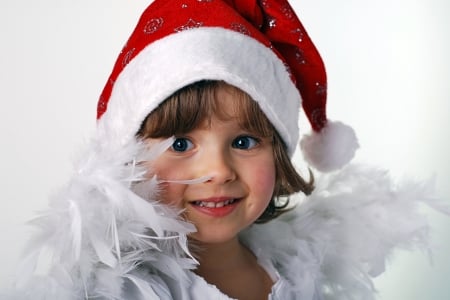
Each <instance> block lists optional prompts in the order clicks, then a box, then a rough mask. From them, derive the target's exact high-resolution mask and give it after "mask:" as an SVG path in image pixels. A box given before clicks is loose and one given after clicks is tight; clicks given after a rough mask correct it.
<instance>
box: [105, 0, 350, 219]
mask: <svg viewBox="0 0 450 300" xmlns="http://www.w3.org/2000/svg"><path fill="white" fill-rule="evenodd" d="M216 12H220V13H216ZM224 91H225V92H227V93H231V94H232V95H234V96H236V98H237V99H239V101H238V102H233V103H234V104H233V106H232V107H231V108H232V110H231V111H230V110H229V109H230V107H228V106H226V104H224V103H222V102H221V101H220V99H219V98H221V97H218V96H217V95H218V94H220V93H222V92H224ZM166 99H167V100H166ZM325 102H326V74H325V69H324V65H323V62H322V60H321V57H320V55H319V53H318V52H317V50H316V48H315V47H314V45H313V43H312V41H311V40H310V39H309V37H308V35H307V33H306V31H305V30H304V28H303V26H302V24H301V23H300V21H299V20H298V18H297V16H296V15H295V13H294V11H293V10H292V8H291V7H290V5H289V4H288V2H287V1H285V0H265V1H256V0H233V1H231V0H201V1H200V0H155V1H154V2H153V3H152V4H151V5H150V6H149V7H148V8H147V10H146V11H145V12H144V13H143V15H142V16H141V19H140V20H139V22H138V24H137V26H136V29H135V30H134V32H133V33H132V35H131V37H130V38H129V40H128V42H127V44H126V45H125V47H124V49H123V51H122V52H121V54H120V55H119V57H118V59H117V61H116V64H115V66H114V69H113V72H112V74H111V76H110V78H109V80H108V82H107V84H106V86H105V88H104V90H103V92H102V95H101V97H100V100H99V103H98V111H97V112H98V115H97V116H98V136H99V138H100V139H103V140H105V141H106V142H107V144H108V148H109V149H111V150H110V151H115V150H114V149H115V148H116V147H124V146H126V145H127V144H130V143H133V142H135V138H136V133H139V134H138V135H141V136H142V137H144V138H160V137H169V136H172V135H175V136H179V135H181V136H183V134H188V133H190V132H192V131H195V130H197V129H199V128H203V127H204V125H205V124H204V123H205V122H206V124H208V122H210V125H214V124H216V122H218V123H220V121H224V120H226V119H227V117H228V115H231V116H232V117H233V118H236V122H235V123H236V124H237V128H238V129H239V130H244V131H246V132H247V133H251V134H255V133H256V136H257V137H258V138H260V139H261V140H263V141H270V150H271V156H270V158H271V161H272V163H273V165H274V185H273V189H271V191H270V195H269V200H270V199H272V198H274V197H275V198H276V197H277V196H280V195H289V194H291V193H293V192H297V191H304V192H305V193H309V192H310V191H311V186H310V185H308V183H305V182H304V181H303V179H301V177H300V176H299V175H298V174H297V173H296V172H295V169H294V168H293V166H292V164H291V162H290V159H289V158H290V157H292V155H293V153H294V151H295V150H296V148H297V147H298V143H299V128H298V121H299V110H300V106H301V105H302V106H303V109H304V111H305V113H306V116H307V117H308V119H309V121H310V123H311V127H312V129H313V131H314V133H315V134H313V135H311V136H310V137H308V138H307V140H306V142H302V150H303V151H304V154H306V156H305V157H306V159H307V160H308V162H309V163H310V164H311V165H312V166H313V167H315V168H317V169H322V170H332V169H335V168H338V167H341V166H342V165H343V164H345V163H346V162H347V161H348V160H350V159H351V157H352V156H353V152H354V150H355V146H356V144H355V143H354V142H353V139H354V135H353V133H352V131H349V130H348V129H346V128H338V131H342V129H344V130H343V131H344V135H342V133H340V132H337V133H338V134H340V135H339V140H338V141H336V139H334V136H336V131H335V130H334V127H335V126H331V125H334V124H332V123H331V122H328V121H327V118H326V113H325ZM235 113H236V114H235ZM227 124H228V123H227ZM330 129H333V130H330ZM341 137H343V138H344V139H343V140H342V139H341ZM183 138H184V137H183ZM250 140H251V141H253V140H252V139H250ZM248 141H249V140H247V142H248ZM330 141H331V142H330ZM180 142H181V141H180ZM186 142H187V141H186V140H183V141H182V143H183V145H184V146H186V144H185V143H186ZM239 142H242V139H241V140H240V141H239ZM233 143H234V142H233ZM341 143H343V144H348V145H350V147H349V148H348V149H340V148H342V145H339V144H341ZM180 145H181V144H180ZM348 145H347V146H348ZM233 147H234V146H233ZM237 148H238V149H239V147H237ZM305 152H306V153H305ZM336 155H339V156H340V157H337V158H336V157H335V156H336ZM168 179H177V178H168ZM183 179H192V178H183ZM268 203H269V208H267V210H266V213H265V214H264V215H263V217H262V219H263V220H265V219H270V218H271V216H272V215H275V216H276V215H277V208H276V207H277V206H278V205H279V204H277V203H275V202H274V201H269V202H268ZM266 206H267V205H266ZM263 211H264V210H263ZM263 211H261V213H262V212H263ZM257 217H259V215H258V216H257Z"/></svg>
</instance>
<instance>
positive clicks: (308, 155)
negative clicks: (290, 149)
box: [300, 121, 359, 172]
mask: <svg viewBox="0 0 450 300" xmlns="http://www.w3.org/2000/svg"><path fill="white" fill-rule="evenodd" d="M300 147H301V149H302V152H303V156H304V158H305V160H306V161H307V162H308V163H309V164H310V165H311V166H312V167H314V168H315V169H317V170H318V171H321V172H331V171H334V170H337V169H340V168H341V167H343V166H344V165H346V164H347V163H348V162H349V161H350V160H352V158H353V157H354V156H355V151H356V149H358V147H359V145H358V140H357V138H356V134H355V131H354V130H353V128H351V127H350V126H348V125H345V124H344V123H341V122H330V121H328V123H327V125H326V126H325V127H324V128H323V129H322V130H321V131H320V132H313V133H311V134H308V135H304V136H303V138H302V140H301V141H300Z"/></svg>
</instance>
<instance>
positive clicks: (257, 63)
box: [98, 28, 301, 154]
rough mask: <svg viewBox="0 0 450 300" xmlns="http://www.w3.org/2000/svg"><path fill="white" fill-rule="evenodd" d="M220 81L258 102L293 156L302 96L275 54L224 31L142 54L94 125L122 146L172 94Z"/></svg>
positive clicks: (174, 39)
mask: <svg viewBox="0 0 450 300" xmlns="http://www.w3.org/2000/svg"><path fill="white" fill-rule="evenodd" d="M203 79H210V80H223V81H225V82H227V83H229V84H231V85H234V86H236V87H238V88H240V89H242V90H243V91H245V92H247V93H248V94H249V95H250V96H251V97H252V98H253V99H254V100H256V101H257V102H258V103H259V105H260V106H261V109H262V110H263V111H264V113H265V114H266V116H267V117H268V118H269V120H270V121H271V122H272V124H273V125H274V126H275V128H276V129H277V130H278V132H279V133H280V134H281V136H282V138H283V140H284V141H285V142H286V144H287V145H288V148H289V149H288V150H289V153H291V154H292V153H293V152H294V150H295V148H296V146H297V143H298V114H299V111H300V104H301V98H300V94H299V92H298V90H297V88H296V87H295V85H294V84H293V82H292V80H291V79H290V77H289V74H288V72H287V71H286V67H285V65H284V64H283V62H282V61H281V60H280V59H279V58H278V57H277V56H276V55H275V54H274V52H273V51H272V50H271V49H269V48H267V47H265V46H264V45H262V44H261V43H259V42H257V41H256V40H254V39H253V38H250V37H248V36H246V35H243V34H240V33H237V32H234V31H231V30H226V29H224V28H197V29H191V30H186V31H183V32H180V33H176V34H172V35H169V36H167V37H165V38H163V39H161V40H158V41H155V42H154V43H152V44H150V45H148V46H147V47H146V48H145V49H143V50H142V51H141V52H140V53H139V54H138V55H137V56H136V57H135V58H134V59H133V60H132V61H131V62H130V63H129V64H128V65H127V66H126V67H125V68H124V70H123V71H122V72H121V74H120V75H119V77H118V78H117V80H116V82H115V85H114V88H113V91H112V95H111V98H110V100H109V103H108V109H107V111H106V112H105V114H104V115H103V116H102V117H101V119H100V120H99V122H98V129H99V132H100V134H101V135H102V138H105V139H108V140H110V141H114V142H116V143H117V144H118V148H120V147H121V145H126V144H127V143H128V142H129V141H130V140H132V139H133V138H134V135H135V134H136V132H137V131H138V129H139V127H140V126H141V124H142V122H143V120H144V119H145V117H146V116H147V115H148V114H149V113H150V112H151V111H152V110H153V109H155V108H156V107H157V106H158V105H159V104H160V103H161V102H162V101H163V100H164V99H166V98H167V97H168V96H170V95H171V94H172V93H174V92H175V91H176V90H178V89H180V88H182V87H184V86H186V85H188V84H191V83H193V82H196V81H199V80H203Z"/></svg>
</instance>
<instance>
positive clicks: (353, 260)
mask: <svg viewBox="0 0 450 300" xmlns="http://www.w3.org/2000/svg"><path fill="white" fill-rule="evenodd" d="M170 142H171V141H169V143H170ZM92 145H93V146H92V147H91V148H90V149H88V151H87V152H86V155H85V156H83V159H82V160H81V162H80V163H79V164H78V166H77V168H76V170H77V172H76V174H75V175H74V176H73V178H72V179H71V181H70V182H69V183H68V184H67V185H66V186H65V187H64V188H63V189H62V190H61V191H60V192H59V193H58V194H57V195H55V197H53V199H51V202H50V208H49V209H48V210H47V211H46V212H45V213H43V214H41V215H40V216H39V217H38V218H36V219H35V220H34V221H33V222H32V223H33V224H34V225H36V226H37V227H38V231H37V232H36V234H35V236H34V238H33V239H32V240H31V241H30V243H29V246H28V247H26V249H31V250H29V252H28V253H27V255H26V257H25V259H24V261H23V266H22V267H21V268H20V269H19V274H18V280H17V283H16V286H15V289H14V291H13V292H12V293H11V295H9V296H8V299H21V300H24V299H33V300H44V299H62V300H71V299H127V300H131V299H171V298H172V297H174V296H173V295H174V294H173V291H171V290H169V288H168V285H167V284H166V283H167V282H168V281H170V286H171V288H173V287H174V286H177V289H178V291H177V292H176V293H175V294H176V295H178V296H177V297H180V298H182V299H189V296H187V295H188V294H187V293H186V292H185V291H187V290H188V289H189V279H188V278H189V276H187V272H189V270H190V269H192V268H195V265H196V261H195V259H193V258H192V257H191V256H190V254H189V250H188V248H187V238H186V237H187V235H188V234H189V233H190V232H193V231H194V230H195V228H194V227H193V226H192V224H189V223H186V222H184V221H182V220H181V219H180V217H179V214H178V213H179V212H176V211H174V210H173V209H171V208H168V207H166V206H164V205H162V204H160V203H159V202H158V182H157V180H156V179H154V178H153V179H152V180H149V181H147V182H146V184H145V186H144V187H145V189H142V187H141V188H140V190H139V192H137V193H136V192H133V191H132V190H131V189H130V187H131V186H132V185H133V184H135V183H138V182H142V180H144V179H145V178H144V176H145V172H146V171H145V169H143V167H141V166H140V165H139V164H135V163H133V159H136V160H137V161H143V160H152V159H154V158H155V157H157V156H158V155H159V153H160V152H161V151H164V150H165V149H166V147H167V146H168V144H167V143H166V144H162V145H159V146H156V147H154V148H152V149H151V150H148V149H145V148H144V147H143V146H142V145H139V144H136V145H130V146H129V147H127V148H123V147H115V146H114V145H109V144H103V143H98V142H95V141H94V142H93V143H92ZM142 153H145V157H142ZM316 186H317V188H316V190H315V191H314V193H313V194H312V195H311V196H310V197H308V198H307V199H306V200H305V201H303V202H302V203H300V204H299V205H297V207H296V208H295V209H293V210H292V211H291V212H289V213H287V214H285V215H283V216H282V217H280V218H279V219H276V220H273V221H271V222H269V223H267V224H263V225H253V226H252V227H250V228H249V229H248V230H246V231H245V232H243V233H242V235H241V238H242V241H243V242H244V243H245V244H247V245H248V246H249V247H250V248H251V249H252V250H253V251H254V253H255V254H256V255H257V256H258V257H260V258H264V259H269V260H271V261H272V262H273V264H274V266H275V268H276V269H277V270H278V272H279V273H280V275H281V276H282V277H283V278H285V279H287V281H288V282H289V283H290V288H289V289H286V291H285V293H286V294H285V295H286V296H278V297H279V299H303V300H308V299H315V300H318V299H358V300H361V299H373V298H374V297H375V296H374V295H375V293H374V287H373V285H372V281H371V277H372V276H376V275H378V274H380V273H382V272H383V271H384V267H385V263H386V260H387V258H388V257H389V255H390V254H391V253H392V250H393V249H394V248H396V247H403V248H408V249H410V248H419V249H423V250H426V249H427V242H428V225H427V222H426V219H425V217H424V216H423V215H421V214H420V213H419V209H418V204H419V203H420V202H424V203H427V204H430V205H432V206H435V204H436V203H437V202H436V201H435V199H433V198H432V197H431V195H432V193H431V191H430V187H429V186H427V185H420V184H417V183H406V184H402V185H397V184H394V183H393V181H392V180H391V179H390V178H389V176H388V174H387V173H386V172H383V171H379V170H374V169H371V168H369V167H363V166H355V165H350V166H347V167H346V168H344V169H343V170H340V171H338V172H334V173H331V174H328V175H323V176H322V177H320V178H319V180H318V181H317V183H316ZM139 195H141V196H143V197H144V198H145V199H143V197H141V196H139ZM43 253H47V256H44V257H48V258H49V261H48V262H46V263H45V266H46V267H47V268H46V270H45V272H41V273H40V274H37V270H36V266H37V265H38V264H39V260H40V259H42V254H43ZM124 290H127V293H128V294H127V295H125V294H124ZM288 294H289V295H290V296H289V295H288ZM131 295H133V296H131Z"/></svg>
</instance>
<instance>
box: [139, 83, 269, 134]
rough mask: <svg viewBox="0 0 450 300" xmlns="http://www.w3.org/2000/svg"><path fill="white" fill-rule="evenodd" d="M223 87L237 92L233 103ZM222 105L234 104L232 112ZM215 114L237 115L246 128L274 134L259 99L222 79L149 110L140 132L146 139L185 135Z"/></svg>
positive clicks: (193, 87)
mask: <svg viewBox="0 0 450 300" xmlns="http://www.w3.org/2000/svg"><path fill="white" fill-rule="evenodd" d="M222 89H223V90H225V91H226V92H228V93H231V94H232V95H233V96H234V97H233V98H234V100H233V101H232V103H225V102H224V100H223V99H220V98H219V97H218V96H217V95H218V91H219V90H222ZM222 105H230V107H232V109H231V113H227V112H225V110H223V109H221V106H222ZM213 116H216V117H217V118H219V119H221V120H230V119H235V120H236V122H237V123H238V125H239V127H241V128H242V129H243V130H245V131H248V132H249V133H253V134H257V135H258V136H260V137H270V136H273V134H274V132H275V129H274V127H273V126H272V124H271V123H270V122H269V120H268V119H267V117H266V116H265V115H264V113H263V112H262V111H261V109H260V108H259V105H258V103H257V102H256V101H254V100H253V99H251V98H250V96H249V95H248V94H247V93H245V92H243V91H242V90H240V89H238V88H236V87H233V86H231V85H228V84H226V83H225V82H222V81H199V82H196V83H194V84H191V85H189V86H186V87H184V88H182V89H180V90H178V91H177V92H175V93H174V94H173V95H172V96H170V97H169V98H168V99H166V100H165V101H164V102H163V103H161V104H160V105H159V106H158V107H157V108H156V109H155V110H154V111H153V112H152V113H150V114H149V116H148V117H147V118H146V120H145V121H144V123H143V124H142V126H141V129H140V130H139V132H138V134H137V135H138V136H139V137H141V138H144V139H145V138H168V137H171V136H173V135H183V134H186V133H188V132H190V131H192V130H193V129H195V128H197V127H199V126H200V125H201V124H202V123H203V122H205V121H206V122H210V121H211V118H212V117H213Z"/></svg>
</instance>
